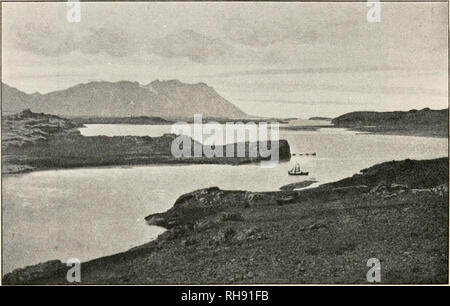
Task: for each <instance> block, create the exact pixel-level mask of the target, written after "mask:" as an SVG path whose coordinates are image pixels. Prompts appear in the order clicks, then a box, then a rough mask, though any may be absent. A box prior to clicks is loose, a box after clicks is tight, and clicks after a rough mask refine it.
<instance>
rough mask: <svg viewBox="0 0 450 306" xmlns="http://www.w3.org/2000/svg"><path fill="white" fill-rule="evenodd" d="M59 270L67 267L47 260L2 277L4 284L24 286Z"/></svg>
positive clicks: (56, 261)
mask: <svg viewBox="0 0 450 306" xmlns="http://www.w3.org/2000/svg"><path fill="white" fill-rule="evenodd" d="M61 269H67V266H66V265H65V264H64V263H62V262H61V261H60V260H49V261H46V262H44V263H40V264H37V265H34V266H28V267H25V268H22V269H16V270H14V271H12V272H11V273H7V274H6V275H5V276H3V283H4V284H26V283H29V282H30V281H33V280H36V279H39V278H42V277H45V276H46V275H50V274H52V273H55V272H57V271H59V270H61Z"/></svg>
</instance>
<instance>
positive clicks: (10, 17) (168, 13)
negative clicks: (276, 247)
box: [2, 2, 448, 118]
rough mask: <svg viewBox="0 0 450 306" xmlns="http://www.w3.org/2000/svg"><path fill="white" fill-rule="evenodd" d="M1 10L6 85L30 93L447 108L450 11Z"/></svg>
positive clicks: (265, 108)
mask: <svg viewBox="0 0 450 306" xmlns="http://www.w3.org/2000/svg"><path fill="white" fill-rule="evenodd" d="M68 9H69V8H68V7H67V6H66V3H23V2H22V3H3V4H2V23H3V24H2V79H3V82H5V83H6V84H8V85H10V86H13V87H16V88H18V89H20V90H23V91H25V92H27V93H33V92H41V93H47V92H50V91H54V90H60V89H65V88H68V87H70V86H74V85H76V84H78V83H87V82H90V81H94V80H105V81H119V80H129V81H138V82H139V83H141V84H148V83H150V82H151V81H153V80H156V79H159V80H169V79H178V80H180V81H183V82H188V83H196V82H204V83H207V84H208V85H210V86H212V87H214V88H215V90H216V91H217V92H218V93H219V94H220V95H222V96H223V97H224V98H226V99H227V100H229V101H230V102H232V103H234V104H235V105H237V106H238V107H239V108H241V109H242V110H243V111H245V112H247V113H248V114H251V115H257V116H270V117H299V118H308V117H311V116H327V117H335V116H338V115H341V114H344V113H346V112H349V111H358V110H374V111H390V110H409V109H413V108H415V109H421V108H424V107H430V108H433V109H440V108H446V107H448V88H447V87H448V78H447V74H448V63H447V52H448V50H447V49H448V42H447V35H448V29H447V25H448V20H447V19H448V8H447V3H411V2H409V3H398V2H395V3H381V11H380V12H381V15H380V17H381V19H380V22H373V23H370V22H368V21H367V18H366V16H367V12H368V10H369V9H370V8H368V7H367V6H366V3H365V2H359V3H331V2H328V3H318V2H313V3H293V2H284V3H274V2H260V3H243V2H216V3H212V2H200V3H192V2H184V3H181V2H178V3H175V2H155V3H144V2H138V3H132V2H127V3H119V2H106V3H105V2H102V3H93V2H90V3H81V20H80V22H78V23H77V22H75V23H70V22H68V20H67V18H66V15H67V11H68Z"/></svg>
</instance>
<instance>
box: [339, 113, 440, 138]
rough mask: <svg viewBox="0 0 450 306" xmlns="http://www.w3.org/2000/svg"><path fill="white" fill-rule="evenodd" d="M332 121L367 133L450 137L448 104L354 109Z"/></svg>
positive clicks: (340, 125)
mask: <svg viewBox="0 0 450 306" xmlns="http://www.w3.org/2000/svg"><path fill="white" fill-rule="evenodd" d="M331 123H332V124H334V126H335V127H343V128H350V129H352V130H355V131H359V132H366V133H377V134H390V135H408V136H426V137H445V138H448V108H447V109H441V110H432V109H430V108H424V109H422V110H416V109H412V110H410V111H407V112H402V111H395V112H367V111H363V112H351V113H347V114H344V115H342V116H339V117H336V118H334V119H333V120H332V121H331Z"/></svg>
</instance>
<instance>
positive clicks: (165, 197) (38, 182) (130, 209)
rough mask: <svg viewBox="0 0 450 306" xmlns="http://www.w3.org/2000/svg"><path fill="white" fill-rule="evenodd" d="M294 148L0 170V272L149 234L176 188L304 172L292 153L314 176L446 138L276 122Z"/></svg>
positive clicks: (438, 149)
mask: <svg viewBox="0 0 450 306" xmlns="http://www.w3.org/2000/svg"><path fill="white" fill-rule="evenodd" d="M170 129H171V126H167V125H166V126H145V125H135V126H132V125H95V124H94V125H87V127H86V128H83V129H80V130H81V132H82V133H83V134H84V135H90V136H92V135H108V136H113V135H141V136H143V135H149V136H160V135H162V134H164V133H168V132H170ZM280 137H281V138H284V139H287V140H288V141H289V144H290V146H291V151H292V153H307V152H316V153H317V156H314V157H313V156H311V157H297V156H295V157H293V158H292V161H291V162H290V163H281V164H279V165H278V166H277V167H275V168H271V169H266V168H260V167H259V165H243V166H219V165H182V166H165V165H161V166H139V167H112V168H85V169H71V170H56V171H54V170H52V171H40V172H34V173H29V174H24V175H14V176H8V177H4V178H3V189H2V196H3V255H4V261H3V273H5V272H9V271H11V270H12V269H14V268H18V267H23V266H25V265H30V264H36V263H39V262H42V261H46V260H49V259H55V258H57V259H61V260H63V261H65V260H67V259H69V258H78V259H80V260H82V261H83V260H88V259H92V258H96V257H99V256H104V255H109V254H113V253H117V252H121V251H125V250H127V249H129V248H131V247H134V246H137V245H139V244H142V243H145V242H148V241H149V240H151V239H153V238H155V237H156V236H157V235H158V234H160V233H161V232H162V231H163V230H162V229H160V228H157V227H150V226H147V225H146V224H145V222H144V217H145V216H147V215H149V214H151V213H156V212H162V211H165V210H167V209H168V208H170V207H171V206H172V204H173V203H174V201H175V200H176V199H177V198H178V197H179V196H180V195H181V194H183V193H186V192H190V191H193V190H195V189H199V188H205V187H210V186H219V187H221V188H224V189H245V190H252V191H267V190H277V189H278V188H279V187H281V186H282V185H285V184H289V183H294V182H297V181H299V180H303V179H305V178H298V177H293V176H288V175H287V170H289V169H290V168H291V167H292V163H293V162H294V161H295V160H298V161H299V162H300V164H301V165H302V167H303V168H304V169H305V170H307V171H309V172H310V177H309V178H315V179H317V180H319V182H320V183H325V182H329V181H333V180H336V179H340V178H344V177H347V176H350V175H353V174H354V173H356V172H358V171H359V170H361V169H363V168H365V167H368V166H371V165H373V164H375V163H379V162H383V161H388V160H394V159H405V158H416V159H425V158H436V157H442V156H447V151H448V141H447V139H438V138H422V137H405V136H385V135H368V134H356V133H354V132H350V131H346V130H341V129H321V130H319V131H316V132H311V131H281V136H280Z"/></svg>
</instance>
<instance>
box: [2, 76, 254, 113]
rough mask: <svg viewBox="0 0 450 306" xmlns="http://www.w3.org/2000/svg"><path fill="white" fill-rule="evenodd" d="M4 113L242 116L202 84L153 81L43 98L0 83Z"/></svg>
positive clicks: (92, 86)
mask: <svg viewBox="0 0 450 306" xmlns="http://www.w3.org/2000/svg"><path fill="white" fill-rule="evenodd" d="M2 105H3V112H4V113H16V112H20V111H22V110H23V109H30V110H32V111H33V112H43V113H49V114H55V115H60V116H102V117H129V116H159V117H163V118H164V117H193V115H194V114H202V115H203V116H205V117H219V118H243V117H248V115H247V114H246V113H244V112H243V111H242V110H240V109H239V108H238V107H237V106H235V105H234V104H232V103H231V102H229V101H228V100H226V99H225V98H223V97H222V96H220V95H219V94H218V93H217V92H216V91H215V89H214V88H212V87H210V86H208V85H207V84H206V83H193V84H189V83H183V82H181V81H179V80H166V81H160V80H155V81H152V82H150V83H148V84H146V85H142V84H140V83H139V82H133V81H117V82H108V81H92V82H88V83H80V84H77V85H74V86H71V87H69V88H66V89H63V90H57V91H52V92H49V93H46V94H27V93H25V92H23V91H21V90H19V89H17V88H14V87H11V86H9V85H7V84H5V83H2Z"/></svg>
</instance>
